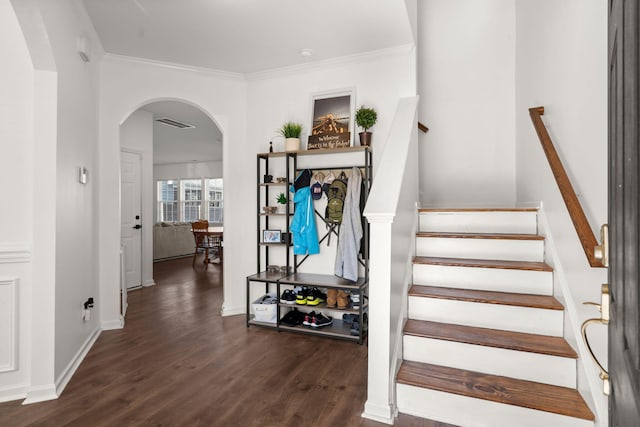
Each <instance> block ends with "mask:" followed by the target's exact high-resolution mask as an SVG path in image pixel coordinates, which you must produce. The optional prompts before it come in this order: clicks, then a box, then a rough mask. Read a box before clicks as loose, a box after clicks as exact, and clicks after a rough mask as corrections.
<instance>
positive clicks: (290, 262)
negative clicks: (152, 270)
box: [246, 147, 372, 344]
mask: <svg viewBox="0 0 640 427" xmlns="http://www.w3.org/2000/svg"><path fill="white" fill-rule="evenodd" d="M331 155H333V156H331ZM335 155H338V156H337V157H339V158H341V160H342V159H344V158H347V157H348V158H349V159H351V158H352V157H349V156H353V158H354V160H355V161H354V164H352V165H349V166H348V168H351V167H352V166H356V167H358V168H360V170H361V171H362V173H363V183H364V191H365V196H366V195H367V194H368V193H369V190H370V188H371V178H372V172H371V157H372V156H371V149H370V148H369V147H347V148H338V149H321V150H310V151H297V152H276V153H260V154H257V167H256V183H257V191H256V193H257V198H256V208H257V220H256V223H257V227H256V229H257V230H256V243H257V244H256V247H257V265H256V267H257V271H258V272H257V273H256V274H253V275H251V276H248V277H247V278H246V287H247V289H246V290H247V301H246V324H247V327H249V326H251V325H253V326H261V327H267V328H275V329H277V330H278V331H286V332H294V333H303V334H313V335H319V336H324V337H328V338H337V339H345V340H350V341H355V342H358V343H360V344H362V343H363V342H364V339H365V337H366V329H367V326H366V324H365V320H366V316H365V313H366V312H367V311H368V299H367V294H368V292H367V287H368V282H369V227H368V225H367V226H365V227H364V230H363V234H364V236H363V237H364V238H363V246H364V250H363V251H362V254H361V255H360V257H359V263H360V264H361V265H362V267H363V268H362V270H363V272H364V275H363V276H362V277H359V278H358V280H357V281H356V282H352V281H349V280H346V279H343V278H341V277H337V276H334V275H332V274H314V273H302V272H299V271H298V268H299V267H300V266H301V265H302V264H303V263H304V262H305V261H306V260H307V259H308V256H294V255H293V247H292V245H291V242H288V241H287V242H286V243H265V242H263V240H262V233H263V230H267V229H269V227H270V226H271V225H275V226H279V225H282V224H283V219H281V218H278V219H276V218H277V217H284V224H285V227H284V232H286V233H289V227H290V224H291V219H292V216H293V213H294V212H293V209H294V208H293V205H292V204H289V203H288V204H287V205H286V210H285V211H284V212H279V213H266V212H264V211H263V210H262V206H265V205H268V202H269V201H270V200H274V197H275V195H276V194H277V192H284V193H285V194H288V195H289V192H288V189H289V185H291V183H292V182H293V180H294V179H295V176H296V174H297V173H298V159H299V158H300V157H305V156H327V158H328V161H333V160H331V159H336V156H335ZM276 161H277V162H284V168H285V169H286V182H285V183H277V182H264V181H265V176H266V175H269V174H270V171H271V170H272V169H273V166H274V163H273V162H276ZM315 163H318V162H315ZM320 163H323V162H320ZM341 163H344V161H342V162H341ZM277 166H280V167H282V166H283V165H282V163H280V164H279V165H277ZM338 168H340V169H344V168H347V166H345V165H344V164H341V165H339V166H336V165H331V164H328V165H323V166H322V167H316V166H313V167H311V169H312V170H314V171H317V170H334V169H338ZM316 215H317V217H318V226H319V227H318V233H319V236H318V237H319V239H318V240H319V241H321V242H322V241H324V240H325V239H330V238H331V234H333V235H334V236H333V237H334V238H335V241H336V242H337V239H338V229H337V227H335V226H333V227H332V226H328V227H326V231H325V227H321V224H322V222H323V221H324V215H322V214H321V213H320V212H318V211H317V210H316ZM274 217H276V218H274ZM321 234H323V235H321ZM321 247H322V245H321ZM276 251H279V252H278V253H277V252H276ZM283 252H284V253H283ZM274 259H277V260H284V261H285V266H286V270H287V271H286V272H282V271H278V272H275V271H268V270H267V266H269V265H271V264H270V262H271V261H272V260H274ZM327 268H328V269H330V270H332V269H333V265H331V266H327ZM260 285H262V286H264V292H265V293H275V294H276V295H277V297H278V300H279V299H280V296H281V295H282V292H283V291H284V290H285V289H293V288H295V287H297V286H301V287H308V288H312V287H317V288H321V289H327V290H329V289H336V290H338V291H340V290H342V291H345V292H348V293H349V292H358V293H359V295H360V304H359V306H358V308H355V309H354V308H351V307H349V306H347V307H344V308H337V307H336V308H333V307H327V304H326V302H323V303H320V304H318V305H314V306H305V305H298V304H295V305H291V304H285V303H281V302H280V303H278V304H277V306H276V308H275V309H276V317H275V322H273V323H272V322H264V321H258V320H256V318H255V315H254V314H253V313H252V307H251V303H252V301H251V299H252V298H251V294H252V293H251V289H252V288H253V287H254V286H260ZM254 295H255V293H254ZM293 309H298V310H300V311H302V312H311V311H321V312H323V313H325V312H330V313H331V314H332V317H333V322H332V324H330V325H327V326H324V327H321V328H320V327H319V328H309V327H305V326H303V325H299V326H287V325H284V324H282V323H281V322H280V320H281V319H282V317H283V316H284V315H285V314H286V313H287V312H288V311H290V310H293ZM343 314H351V315H355V316H357V318H358V321H359V325H360V328H359V332H358V334H357V335H353V334H352V332H351V324H350V322H343V321H342V315H343ZM363 324H364V327H363Z"/></svg>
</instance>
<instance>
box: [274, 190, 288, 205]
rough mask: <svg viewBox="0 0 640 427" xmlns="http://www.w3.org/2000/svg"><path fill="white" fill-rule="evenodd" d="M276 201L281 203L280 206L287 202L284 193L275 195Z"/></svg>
mask: <svg viewBox="0 0 640 427" xmlns="http://www.w3.org/2000/svg"><path fill="white" fill-rule="evenodd" d="M276 202H278V203H279V204H281V205H282V206H284V205H286V204H287V196H286V195H285V194H284V193H280V194H278V195H277V196H276Z"/></svg>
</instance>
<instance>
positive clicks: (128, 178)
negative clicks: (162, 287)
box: [120, 151, 142, 289]
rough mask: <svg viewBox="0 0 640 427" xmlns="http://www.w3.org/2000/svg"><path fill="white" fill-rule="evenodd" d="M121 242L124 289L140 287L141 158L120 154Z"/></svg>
mask: <svg viewBox="0 0 640 427" xmlns="http://www.w3.org/2000/svg"><path fill="white" fill-rule="evenodd" d="M120 206H121V208H120V209H121V211H120V224H121V231H120V242H121V245H122V248H123V255H124V265H123V267H122V268H123V269H124V283H125V287H126V288H127V289H131V288H137V287H140V286H142V225H141V224H142V219H141V203H140V155H139V154H136V153H129V152H126V151H122V152H121V153H120Z"/></svg>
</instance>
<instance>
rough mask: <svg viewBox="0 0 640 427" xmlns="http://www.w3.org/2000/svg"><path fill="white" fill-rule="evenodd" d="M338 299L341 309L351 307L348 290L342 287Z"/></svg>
mask: <svg viewBox="0 0 640 427" xmlns="http://www.w3.org/2000/svg"><path fill="white" fill-rule="evenodd" d="M336 299H337V300H338V301H337V302H338V309H339V310H344V309H345V308H347V307H349V294H348V293H347V292H346V291H343V290H342V289H340V290H339V291H338V294H337V296H336Z"/></svg>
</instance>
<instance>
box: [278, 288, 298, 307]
mask: <svg viewBox="0 0 640 427" xmlns="http://www.w3.org/2000/svg"><path fill="white" fill-rule="evenodd" d="M280 302H281V303H282V304H289V305H293V304H295V303H296V294H294V293H293V291H292V290H291V289H285V290H284V291H283V292H282V295H280Z"/></svg>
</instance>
